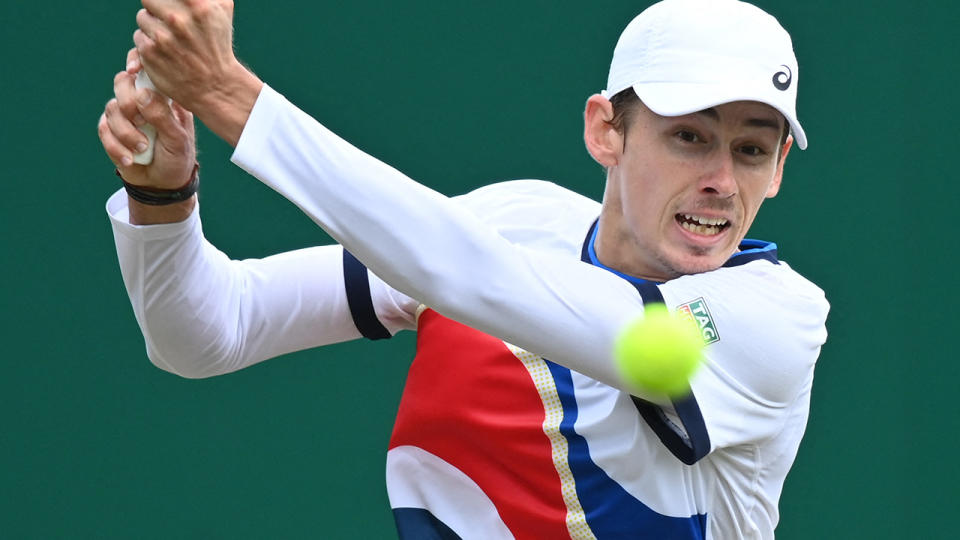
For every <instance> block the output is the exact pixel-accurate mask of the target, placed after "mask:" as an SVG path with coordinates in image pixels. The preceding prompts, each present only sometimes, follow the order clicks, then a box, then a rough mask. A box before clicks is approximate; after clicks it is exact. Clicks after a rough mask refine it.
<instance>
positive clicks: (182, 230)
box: [98, 51, 415, 377]
mask: <svg viewBox="0 0 960 540" xmlns="http://www.w3.org/2000/svg"><path fill="white" fill-rule="evenodd" d="M136 60H137V59H136V52H135V51H131V53H130V54H129V55H128V65H129V67H128V70H127V71H124V72H121V73H119V74H117V76H116V77H115V79H114V88H115V94H116V97H115V98H114V99H111V100H110V102H109V103H108V104H107V106H106V108H105V111H104V114H103V115H102V116H101V119H100V123H99V126H98V131H99V135H100V138H101V141H102V143H103V146H104V149H105V150H106V152H107V155H108V156H109V157H110V159H111V161H113V162H114V164H115V165H116V166H117V168H118V172H119V173H120V174H121V175H122V176H123V177H124V179H125V180H126V181H127V182H129V183H132V184H134V185H138V186H144V187H148V188H158V189H170V188H176V187H179V186H180V185H182V184H183V183H184V180H183V179H182V175H183V174H185V171H192V168H193V164H194V160H195V149H194V136H193V120H192V115H190V114H189V113H188V112H186V110H184V109H183V108H182V107H180V106H179V105H178V104H177V103H176V102H173V103H168V102H167V100H165V99H156V96H155V95H152V94H151V93H149V91H141V92H137V91H136V90H135V89H134V85H133V79H134V76H135V72H136V70H137V69H138V68H139V65H138V63H137V62H136ZM143 97H151V98H153V99H150V100H149V101H139V102H138V100H137V98H143ZM145 122H149V123H151V124H152V125H154V126H155V127H156V128H157V134H158V137H157V147H156V151H155V155H154V160H153V162H152V163H151V164H149V165H146V166H144V165H135V164H133V162H132V155H133V153H135V152H137V151H139V150H140V148H138V146H139V145H140V144H141V143H144V142H146V140H145V137H144V136H143V134H142V133H140V132H139V130H138V129H137V127H138V126H140V125H142V124H143V123H145ZM186 174H189V173H186ZM107 210H108V213H109V215H110V218H111V222H112V225H113V231H114V239H115V242H116V247H117V254H118V257H119V260H120V267H121V272H122V274H123V279H124V283H125V285H126V288H127V291H128V294H129V297H130V301H131V304H132V307H133V310H134V313H135V315H136V317H137V322H138V323H139V325H140V327H141V329H142V332H143V335H144V340H145V342H146V345H147V351H148V355H149V356H150V359H151V361H152V362H153V363H154V364H156V365H157V366H158V367H160V368H162V369H165V370H167V371H171V372H173V373H177V374H179V375H182V376H185V377H207V376H211V375H217V374H222V373H228V372H231V371H235V370H237V369H240V368H243V367H246V366H249V365H251V364H253V363H256V362H259V361H262V360H265V359H267V358H272V357H275V356H278V355H281V354H284V353H287V352H292V351H296V350H300V349H305V348H310V347H315V346H319V345H325V344H328V343H334V342H338V341H344V340H348V339H355V338H357V337H360V333H359V332H358V330H357V328H356V327H355V326H354V322H353V319H352V317H351V310H350V306H349V305H348V302H347V296H346V292H345V289H344V274H343V267H342V263H341V261H342V258H343V254H342V249H341V248H340V247H339V246H326V247H318V248H310V249H305V250H299V251H294V252H289V253H283V254H280V255H276V256H273V257H268V258H266V259H262V260H248V261H231V260H229V258H228V257H227V256H226V255H224V254H223V253H221V252H220V251H218V250H217V249H216V248H214V247H213V246H212V245H211V244H210V243H209V242H207V241H206V240H205V239H204V237H203V233H202V229H201V226H200V218H199V209H198V206H197V201H196V196H193V197H191V198H190V199H188V200H186V201H183V202H180V203H175V204H171V205H163V206H151V205H147V204H142V203H139V202H137V201H135V200H133V199H132V198H130V197H128V196H127V194H126V193H125V192H124V191H123V190H120V191H118V192H117V193H116V194H115V195H114V196H113V197H111V199H110V201H109V202H108V204H107ZM373 283H374V285H375V286H380V285H382V283H381V282H379V281H376V280H374V281H373ZM376 292H377V293H378V294H377V295H374V299H375V300H376V301H377V304H376V306H377V308H378V309H380V313H379V315H380V316H381V317H383V319H384V322H385V324H386V325H387V326H388V328H389V330H390V331H391V332H396V331H397V330H399V329H402V328H409V327H411V326H412V319H413V315H412V313H413V312H414V310H415V306H411V305H410V304H411V303H412V301H410V300H409V299H405V298H403V297H402V296H397V293H396V292H395V291H392V290H391V289H388V288H386V287H384V286H380V287H379V288H378V289H377V291H376Z"/></svg>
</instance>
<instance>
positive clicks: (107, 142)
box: [97, 112, 133, 172]
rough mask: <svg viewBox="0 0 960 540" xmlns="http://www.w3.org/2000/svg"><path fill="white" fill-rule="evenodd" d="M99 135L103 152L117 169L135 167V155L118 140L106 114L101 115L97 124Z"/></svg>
mask: <svg viewBox="0 0 960 540" xmlns="http://www.w3.org/2000/svg"><path fill="white" fill-rule="evenodd" d="M97 135H98V136H99V137H100V144H102V145H103V150H104V151H105V152H106V153H107V158H108V159H109V160H110V162H111V163H113V165H114V166H115V167H117V168H123V167H129V166H131V165H133V153H132V152H130V149H129V148H127V147H126V146H124V144H123V143H122V142H120V140H119V139H117V137H116V134H115V133H114V132H113V129H112V128H111V127H110V122H109V120H108V119H107V114H106V112H104V114H101V115H100V121H99V122H98V123H97ZM121 172H122V171H121Z"/></svg>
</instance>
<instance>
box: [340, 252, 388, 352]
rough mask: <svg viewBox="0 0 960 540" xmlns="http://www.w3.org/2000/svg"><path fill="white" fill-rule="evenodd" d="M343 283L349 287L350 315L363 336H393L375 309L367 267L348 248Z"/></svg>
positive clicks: (370, 337)
mask: <svg viewBox="0 0 960 540" xmlns="http://www.w3.org/2000/svg"><path fill="white" fill-rule="evenodd" d="M343 283H344V285H345V286H346V288H347V304H348V305H349V306H350V316H351V317H353V324H355V325H356V326H357V330H359V331H360V333H361V334H362V335H363V337H365V338H367V339H389V338H390V337H392V336H391V335H390V331H389V330H387V329H386V328H385V327H384V326H383V324H382V323H381V322H380V319H378V318H377V313H376V311H374V309H373V298H371V297H370V278H369V277H368V276H367V267H366V266H364V265H363V263H362V262H360V261H359V260H357V258H356V257H354V256H353V254H351V253H350V252H349V251H347V250H343Z"/></svg>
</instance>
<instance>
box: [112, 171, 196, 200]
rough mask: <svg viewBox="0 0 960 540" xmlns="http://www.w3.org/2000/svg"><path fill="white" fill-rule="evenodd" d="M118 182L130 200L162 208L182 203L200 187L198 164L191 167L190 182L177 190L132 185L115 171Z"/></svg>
mask: <svg viewBox="0 0 960 540" xmlns="http://www.w3.org/2000/svg"><path fill="white" fill-rule="evenodd" d="M116 173H117V176H118V177H119V178H120V181H121V182H123V187H124V189H126V190H127V195H129V196H130V198H131V199H133V200H135V201H137V202H140V203H143V204H149V205H150V206H164V205H167V204H175V203H178V202H183V201H185V200H187V199H189V198H190V197H193V194H194V193H196V192H197V187H198V186H199V185H200V164H199V163H195V164H194V165H193V172H192V173H190V180H189V181H187V183H186V184H184V185H183V187H181V188H179V189H155V188H148V187H144V186H136V185H133V184H131V183H129V182H127V181H126V180H124V179H123V177H122V176H120V171H119V170H117V171H116Z"/></svg>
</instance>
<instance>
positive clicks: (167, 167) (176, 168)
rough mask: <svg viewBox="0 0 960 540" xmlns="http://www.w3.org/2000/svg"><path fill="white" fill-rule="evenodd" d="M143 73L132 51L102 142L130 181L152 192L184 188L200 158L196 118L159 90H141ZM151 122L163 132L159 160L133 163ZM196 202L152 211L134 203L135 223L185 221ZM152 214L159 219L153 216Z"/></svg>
mask: <svg viewBox="0 0 960 540" xmlns="http://www.w3.org/2000/svg"><path fill="white" fill-rule="evenodd" d="M137 69H139V63H138V61H137V50H136V49H131V50H130V52H129V53H127V70H125V71H121V72H120V73H117V74H116V76H114V78H113V93H114V96H115V97H114V98H113V99H111V100H110V101H108V102H107V105H106V107H105V108H104V112H103V114H101V115H100V122H99V123H98V125H97V133H98V134H99V136H100V142H101V143H102V144H103V149H104V150H105V151H106V152H107V157H109V158H110V161H112V162H113V164H114V165H116V167H117V170H118V171H119V172H120V175H121V176H122V177H123V179H124V180H126V181H127V182H129V183H131V184H135V185H138V186H144V187H148V188H157V189H178V188H181V187H183V186H184V184H186V183H187V182H188V181H189V180H190V175H191V173H192V172H193V167H194V164H195V163H196V159H197V151H196V135H195V132H194V126H193V115H192V114H191V113H190V112H189V111H187V110H186V109H184V108H183V107H181V106H180V105H179V104H177V103H176V102H169V101H168V100H167V99H165V98H163V97H162V96H160V95H159V94H157V93H156V92H151V91H150V90H146V89H141V90H137V89H136V88H135V87H134V80H135V79H136V77H137V75H136V72H137ZM145 123H150V124H153V126H154V127H155V128H156V129H157V142H156V146H155V147H154V154H153V162H152V163H150V164H149V165H137V164H134V163H133V155H134V154H135V153H139V152H141V151H142V149H143V146H142V145H146V143H147V137H146V136H145V135H144V134H143V133H142V132H141V131H140V130H139V129H137V128H138V126H142V125H143V124H145ZM193 204H194V199H192V198H191V199H190V200H189V201H188V202H185V203H181V204H176V205H170V207H156V208H153V209H151V208H144V205H140V204H139V203H136V202H135V201H132V200H131V204H130V214H131V221H133V222H134V223H140V224H146V223H160V222H166V221H179V220H180V219H183V218H184V217H186V215H189V211H190V210H192V209H193ZM171 207H177V208H171ZM145 212H146V213H145ZM150 212H154V213H156V214H157V215H156V216H153V217H151V216H149V215H147V214H149V213H150Z"/></svg>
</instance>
